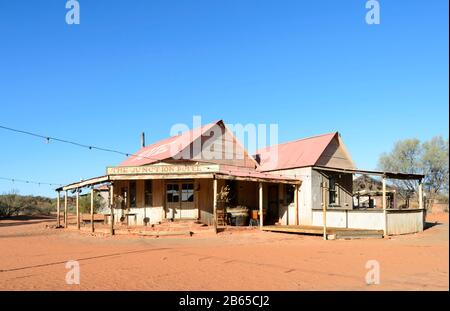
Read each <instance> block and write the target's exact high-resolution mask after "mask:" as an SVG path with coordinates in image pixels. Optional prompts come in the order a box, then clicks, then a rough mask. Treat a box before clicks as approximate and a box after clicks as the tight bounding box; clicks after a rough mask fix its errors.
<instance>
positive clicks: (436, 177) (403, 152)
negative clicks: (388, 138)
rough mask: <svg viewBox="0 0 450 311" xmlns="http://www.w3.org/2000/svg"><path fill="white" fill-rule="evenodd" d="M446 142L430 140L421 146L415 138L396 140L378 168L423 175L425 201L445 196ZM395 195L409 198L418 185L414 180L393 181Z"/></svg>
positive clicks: (446, 184) (446, 179)
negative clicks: (396, 190) (395, 189)
mask: <svg viewBox="0 0 450 311" xmlns="http://www.w3.org/2000/svg"><path fill="white" fill-rule="evenodd" d="M448 151H449V150H448V139H447V140H446V141H445V140H444V139H443V138H442V137H441V136H436V137H433V138H432V139H431V140H429V141H425V142H423V143H421V142H420V141H419V140H418V139H415V138H413V139H405V140H402V141H398V142H397V143H396V144H395V145H394V148H393V149H392V151H391V152H389V153H383V154H382V155H381V156H380V158H379V161H378V168H379V169H380V170H384V171H391V172H401V173H411V174H424V175H425V177H424V180H423V184H424V190H425V193H426V195H427V198H428V200H429V201H430V203H432V200H433V199H434V198H435V197H436V196H437V195H440V194H444V195H446V196H448V182H449V161H448V156H449V153H448ZM392 182H393V183H394V185H395V186H396V187H397V188H398V189H399V194H400V195H401V196H403V197H405V198H407V197H410V196H411V194H412V193H414V192H415V191H416V189H417V186H418V181H413V180H393V181H392Z"/></svg>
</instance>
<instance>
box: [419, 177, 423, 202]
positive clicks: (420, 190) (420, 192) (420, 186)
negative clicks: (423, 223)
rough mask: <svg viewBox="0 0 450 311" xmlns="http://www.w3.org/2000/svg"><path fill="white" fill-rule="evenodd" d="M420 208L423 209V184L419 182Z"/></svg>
mask: <svg viewBox="0 0 450 311" xmlns="http://www.w3.org/2000/svg"><path fill="white" fill-rule="evenodd" d="M419 208H420V209H423V182H422V180H420V181H419Z"/></svg>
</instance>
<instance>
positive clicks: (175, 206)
mask: <svg viewBox="0 0 450 311" xmlns="http://www.w3.org/2000/svg"><path fill="white" fill-rule="evenodd" d="M194 195H195V191H194V182H193V181H179V182H178V181H177V182H172V181H171V182H167V183H166V218H168V219H196V218H197V216H198V214H197V209H196V208H195V200H194Z"/></svg>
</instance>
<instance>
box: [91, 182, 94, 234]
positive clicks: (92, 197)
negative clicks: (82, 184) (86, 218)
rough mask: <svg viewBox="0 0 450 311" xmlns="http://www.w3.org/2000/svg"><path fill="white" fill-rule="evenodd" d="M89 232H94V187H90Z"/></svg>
mask: <svg viewBox="0 0 450 311" xmlns="http://www.w3.org/2000/svg"><path fill="white" fill-rule="evenodd" d="M91 232H94V187H92V188H91Z"/></svg>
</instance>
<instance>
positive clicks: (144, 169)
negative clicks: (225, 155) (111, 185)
mask: <svg viewBox="0 0 450 311" xmlns="http://www.w3.org/2000/svg"><path fill="white" fill-rule="evenodd" d="M218 171H219V165H217V164H211V165H205V164H192V165H147V166H114V167H108V168H107V169H106V174H107V175H139V174H142V175H149V174H157V175H159V174H191V173H214V172H218Z"/></svg>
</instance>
